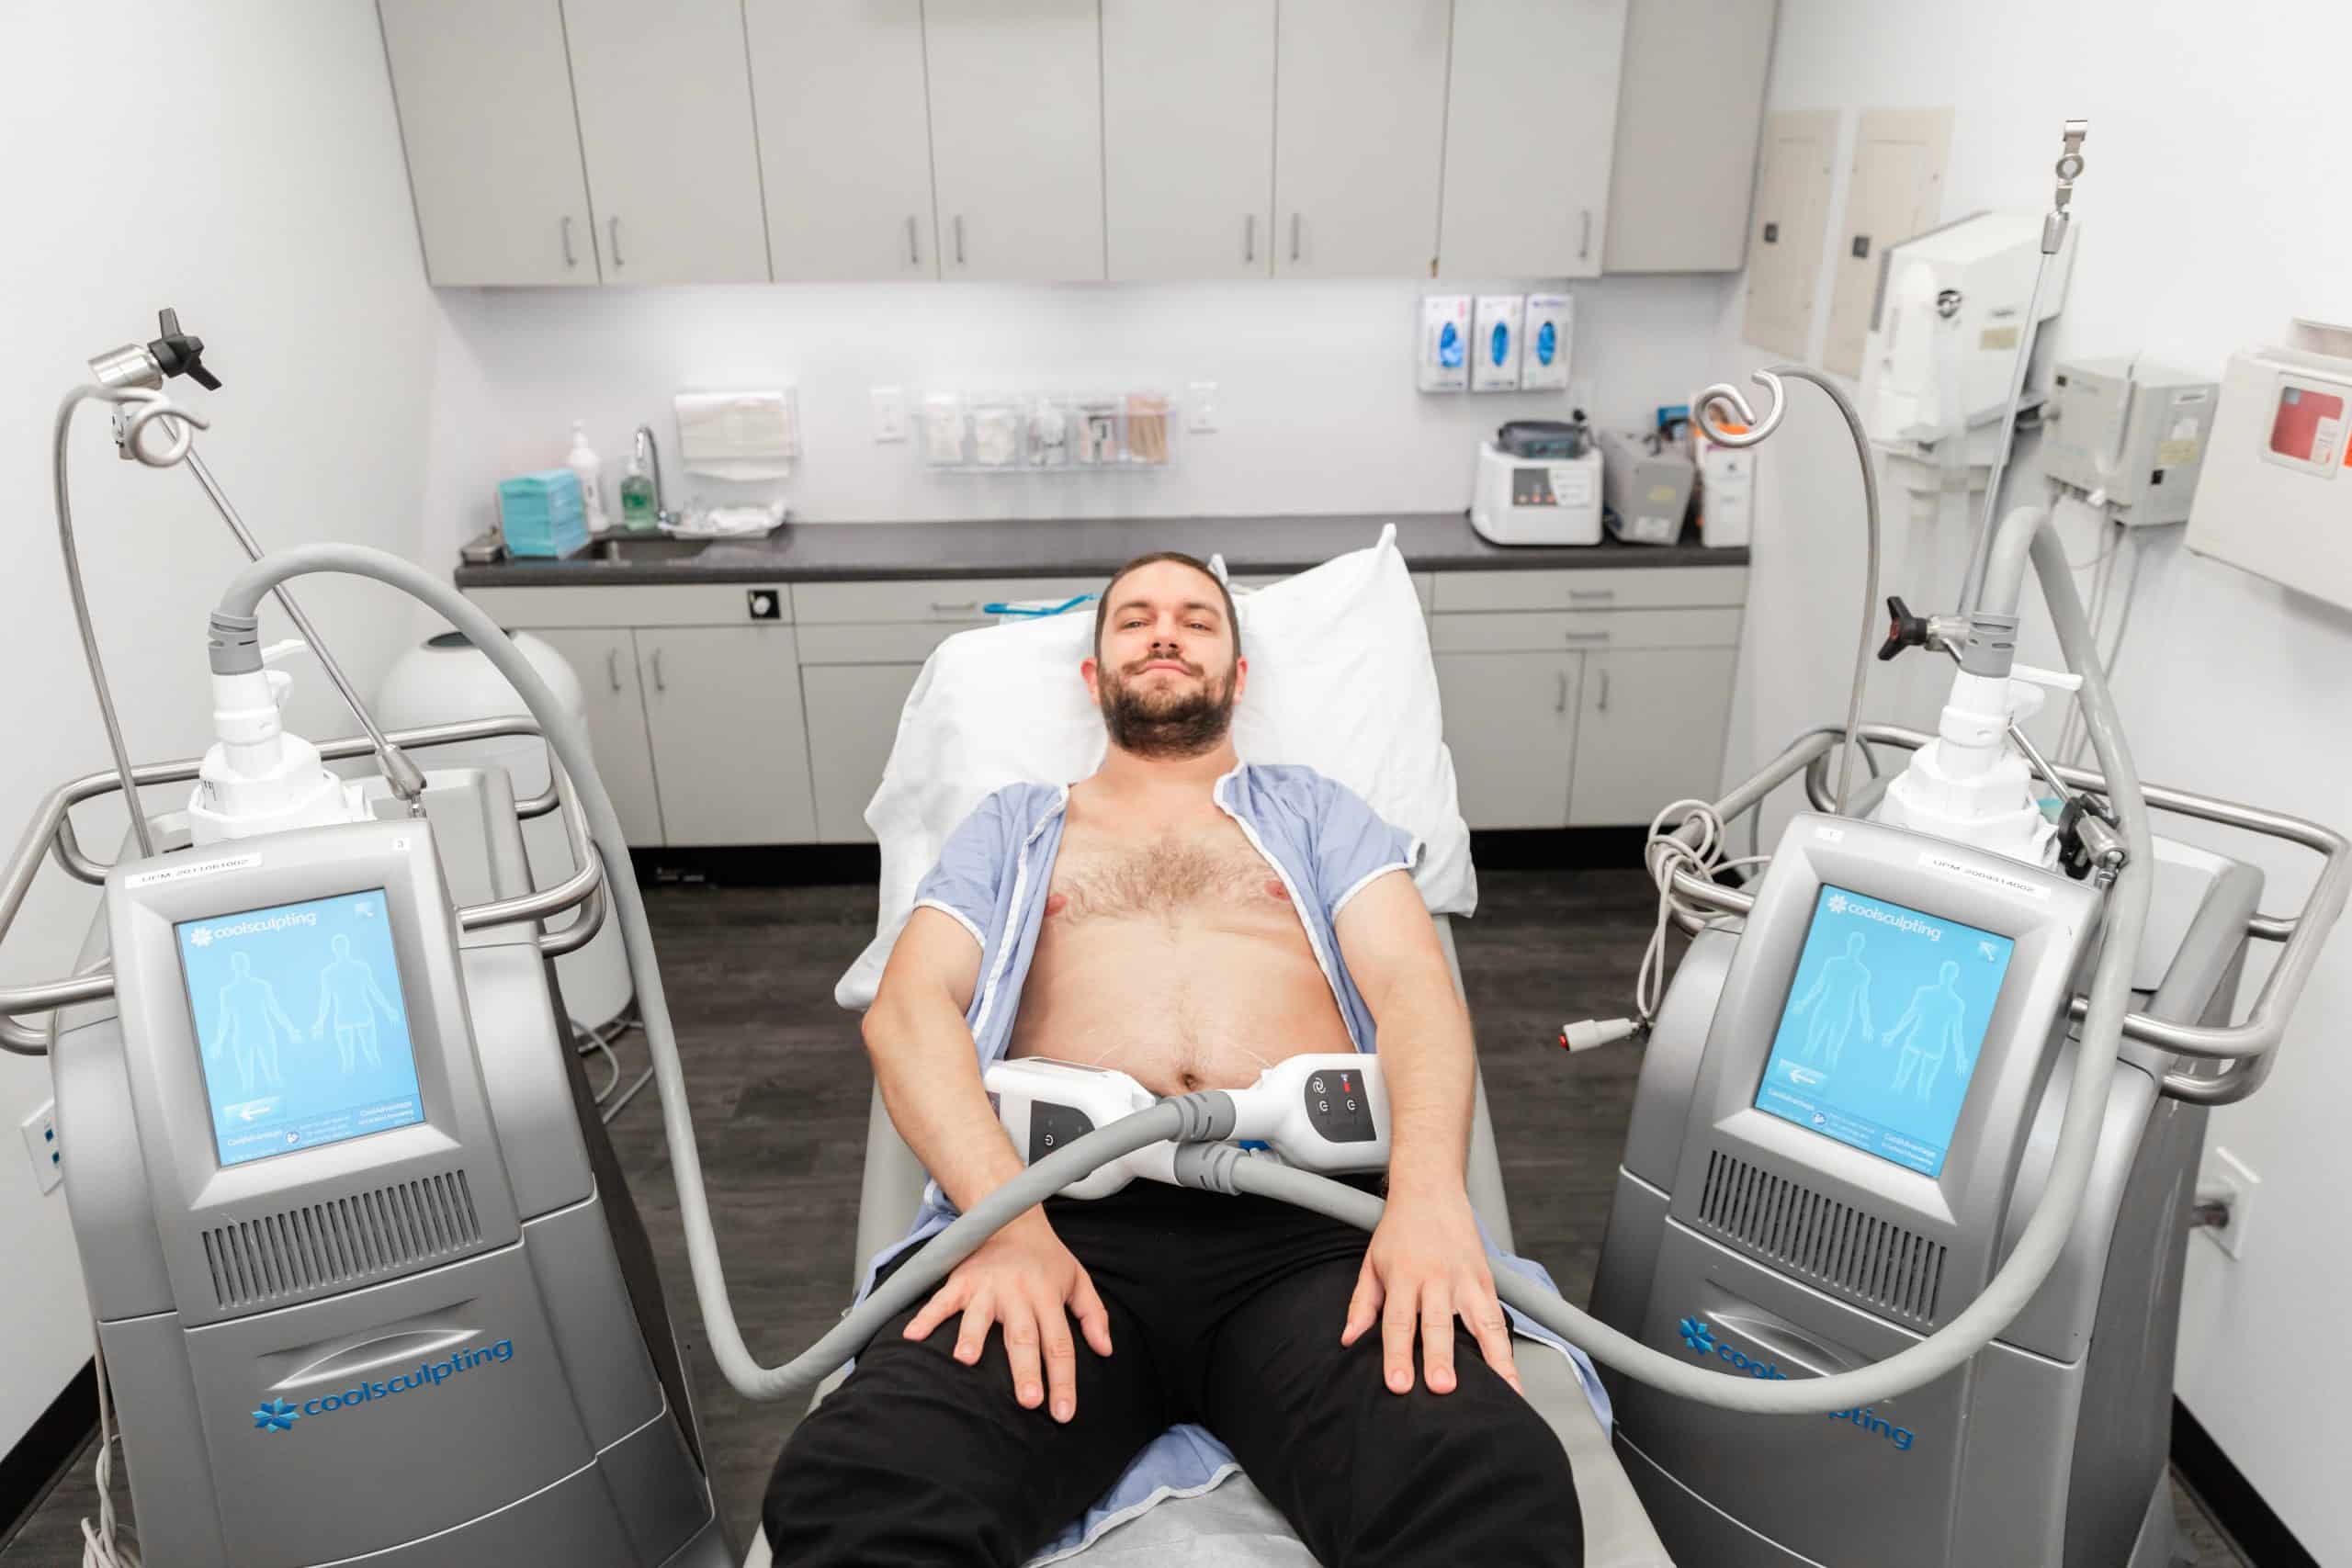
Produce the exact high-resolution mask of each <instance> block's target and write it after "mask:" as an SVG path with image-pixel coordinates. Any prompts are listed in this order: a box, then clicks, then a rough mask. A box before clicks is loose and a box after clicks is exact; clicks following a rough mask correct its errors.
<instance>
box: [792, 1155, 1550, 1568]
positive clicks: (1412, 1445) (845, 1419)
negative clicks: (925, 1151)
mask: <svg viewBox="0 0 2352 1568" xmlns="http://www.w3.org/2000/svg"><path fill="white" fill-rule="evenodd" d="M1046 1215H1047V1217H1048V1218H1049V1219H1050V1220H1051V1221H1052V1223H1053V1226H1054V1230H1055V1232H1056V1233H1057V1235H1059V1236H1060V1237H1061V1239H1062V1242H1063V1244H1064V1245H1065V1246H1067V1247H1069V1249H1070V1251H1071V1252H1072V1253H1074V1254H1075V1255H1076V1256H1077V1258H1078V1260H1079V1261H1080V1263H1082V1264H1084V1265H1085V1266H1086V1269H1087V1272H1088V1273H1089V1274H1090V1275H1091V1276H1092V1278H1093V1280H1094V1288H1095V1290H1096V1291H1097V1292H1100V1293H1101V1294H1102V1297H1103V1304H1104V1306H1105V1307H1106V1308H1107V1309H1108V1311H1109V1313H1110V1319H1111V1344H1112V1351H1113V1353H1112V1354H1111V1355H1110V1356H1109V1357H1107V1358H1106V1357H1101V1356H1097V1355H1095V1354H1094V1352H1093V1351H1092V1350H1091V1349H1090V1348H1088V1347H1087V1344H1086V1340H1085V1338H1084V1337H1083V1336H1082V1335H1080V1334H1078V1333H1077V1329H1076V1325H1075V1324H1073V1325H1071V1330H1072V1337H1073V1338H1074V1339H1075V1340H1076V1342H1077V1346H1078V1377H1077V1386H1078V1413H1077V1415H1076V1416H1075V1417H1074V1418H1073V1419H1072V1420H1071V1421H1070V1422H1069V1425H1067V1426H1063V1425H1060V1424H1058V1423H1057V1422H1056V1421H1055V1420H1054V1419H1053V1417H1052V1416H1049V1415H1048V1414H1046V1410H1045V1409H1044V1408H1042V1407H1041V1408H1039V1409H1036V1410H1023V1408H1022V1407H1021V1406H1020V1405H1019V1404H1015V1403H1014V1402H1013V1397H1012V1371H1011V1368H1010V1364H1009V1363H1008V1362H1007V1360H1006V1359H1005V1351H1004V1336H1003V1331H1002V1329H1001V1327H992V1328H990V1329H989V1338H988V1345H987V1348H986V1350H985V1351H984V1353H983V1354H982V1355H981V1357H980V1360H979V1363H978V1365H977V1366H970V1367H967V1366H965V1365H964V1364H963V1363H961V1362H959V1361H957V1360H956V1359H954V1356H953V1351H954V1349H955V1347H956V1330H957V1327H958V1325H959V1322H960V1320H959V1319H958V1318H955V1317H951V1318H949V1319H948V1320H947V1321H946V1322H944V1323H943V1324H941V1325H939V1327H938V1328H936V1329H934V1330H933V1332H932V1334H931V1336H930V1337H928V1338H927V1339H923V1340H921V1341H910V1340H908V1339H906V1338H904V1337H902V1334H903V1331H904V1329H905V1327H906V1325H907V1324H908V1323H909V1322H910V1320H911V1319H912V1318H913V1316H914V1309H911V1308H910V1309H909V1310H908V1311H907V1312H905V1313H902V1314H899V1316H898V1317H897V1318H895V1319H894V1320H893V1321H892V1322H891V1323H890V1324H889V1325H887V1326H886V1327H885V1328H884V1329H883V1330H882V1332H881V1333H880V1334H878V1335H877V1336H876V1337H875V1339H874V1341H873V1342H872V1343H871V1344H870V1345H868V1346H867V1347H866V1348H865V1352H864V1353H863V1354H862V1355H861V1356H860V1357H859V1359H858V1362H857V1368H856V1370H855V1371H854V1372H853V1373H852V1374H851V1375H850V1377H849V1379H848V1381H847V1382H844V1383H843V1384H842V1386H841V1387H840V1388H838V1389H836V1390H835V1391H834V1392H833V1393H832V1394H831V1396H830V1397H829V1398H827V1399H826V1401H825V1403H824V1404H822V1405H821V1406H820V1407H819V1408H818V1409H817V1411H816V1412H815V1413H814V1414H813V1415H811V1416H809V1418H808V1419H807V1420H804V1421H803V1422H801V1424H800V1426H799V1427H798V1428H797V1430H796V1431H794V1433H793V1434H792V1438H791V1440H790V1441H788V1442H787V1443H786V1445H785V1450H784V1454H783V1456H782V1457H781V1458H780V1459H779V1460H778V1461H776V1470H775V1476H774V1478H773V1479H772V1480H770V1482H769V1483H768V1492H767V1501H766V1506H765V1509H764V1517H765V1521H766V1525H767V1535H768V1540H769V1543H770V1545H771V1546H772V1547H773V1548H774V1549H775V1561H776V1562H778V1563H779V1564H789V1565H790V1568H818V1565H824V1568H832V1565H835V1564H839V1565H842V1568H849V1565H852V1564H854V1565H855V1568H947V1565H949V1564H956V1565H962V1564H972V1565H974V1568H978V1565H981V1564H987V1565H989V1568H1014V1565H1016V1564H1018V1563H1020V1562H1023V1561H1024V1560H1026V1559H1027V1558H1028V1557H1029V1556H1031V1555H1032V1554H1033V1553H1035V1551H1038V1550H1039V1549H1040V1548H1041V1547H1043V1546H1044V1545H1045V1544H1046V1542H1047V1541H1049V1540H1051V1539H1052V1538H1053V1537H1054V1536H1055V1535H1057V1533H1059V1532H1060V1531H1061V1530H1062V1529H1064V1528H1065V1527H1066V1526H1068V1525H1069V1523H1070V1522H1071V1521H1073V1520H1075V1519H1076V1518H1077V1517H1079V1516H1080V1514H1082V1513H1084V1512H1085V1510H1086V1508H1087V1506H1088V1505H1089V1504H1091V1503H1092V1502H1093V1501H1094V1500H1095V1499H1096V1498H1097V1497H1099V1496H1101V1495H1102V1494H1103V1492H1104V1491H1105V1490H1107V1489H1108V1488H1109V1487H1110V1485H1111V1483H1113V1482H1114V1481H1115V1480H1117V1479H1118V1477H1119V1475H1120V1473H1121V1472H1123V1471H1125V1468H1126V1466H1127V1464H1128V1461H1131V1460H1133V1459H1134V1458H1135V1456H1136V1452H1137V1450H1140V1449H1141V1448H1142V1447H1143V1446H1144V1445H1145V1444H1146V1443H1148V1441H1150V1440H1151V1439H1152V1438H1155V1437H1157V1436H1158V1435H1159V1433H1160V1432H1161V1431H1163V1430H1165V1429H1166V1428H1167V1427H1170V1426H1171V1425H1174V1424H1176V1423H1178V1422H1184V1421H1193V1422H1198V1423H1199V1424H1201V1425H1202V1426H1204V1427H1207V1428H1208V1429H1209V1430H1210V1431H1212V1432H1214V1433H1216V1436H1217V1437H1218V1438H1220V1439H1221V1440H1223V1442H1224V1443H1225V1445H1226V1446H1227V1448H1229V1449H1231V1450H1233V1452H1234V1455H1235V1457H1236V1458H1238V1460H1240V1461H1241V1466H1242V1468H1243V1470H1245V1471H1246V1472H1248V1473H1249V1475H1250V1480H1251V1481H1253V1482H1254V1483H1256V1484H1257V1486H1258V1488H1259V1490H1260V1491H1261V1492H1263V1493H1264V1494H1265V1495H1266V1496H1267V1497H1268V1498H1269V1499H1270V1500H1271V1501H1272V1503H1273V1505H1274V1506H1276V1507H1277V1508H1279V1509H1281V1510H1282V1512H1283V1517H1285V1518H1287V1519H1288V1520H1289V1521H1290V1525H1291V1528H1292V1529H1294V1530H1295V1531H1296V1532H1297V1534H1298V1537H1299V1539H1300V1540H1303V1541H1304V1542H1305V1543H1306V1546H1307V1549H1308V1550H1309V1551H1313V1552H1314V1553H1315V1556H1316V1558H1317V1561H1318V1562H1322V1563H1324V1564H1326V1565H1327V1568H1387V1565H1390V1564H1398V1565H1404V1564H1409V1565H1411V1568H1432V1565H1435V1564H1441V1563H1456V1562H1475V1563H1477V1564H1479V1565H1480V1568H1521V1565H1525V1568H1535V1565H1538V1564H1541V1565H1543V1568H1562V1565H1568V1568H1573V1565H1575V1564H1577V1563H1580V1562H1582V1561H1583V1558H1584V1551H1583V1527H1582V1521H1581V1519H1580V1517H1579V1516H1578V1514H1577V1497H1576V1488H1575V1485H1574V1483H1573V1482H1572V1481H1571V1479H1570V1477H1569V1473H1568V1461H1567V1455H1566V1452H1565V1450H1562V1448H1561V1447H1560V1442H1559V1439H1558V1438H1557V1437H1556V1436H1555V1435H1554V1433H1553V1431H1552V1429H1551V1427H1548V1426H1546V1425H1545V1424H1544V1419H1543V1418H1542V1417H1541V1416H1538V1415H1537V1414H1536V1413H1535V1411H1534V1410H1533V1409H1532V1407H1531V1406H1530V1405H1529V1404H1527V1403H1526V1401H1524V1400H1523V1399H1521V1397H1520V1396H1519V1395H1518V1394H1517V1393H1513V1392H1512V1391H1511V1389H1510V1385H1509V1384H1508V1383H1505V1382H1503V1381H1502V1379H1500V1378H1499V1377H1498V1376H1497V1375H1496V1374H1495V1373H1494V1372H1493V1371H1491V1370H1489V1369H1488V1368H1487V1364H1486V1362H1485V1360H1484V1359H1482V1358H1481V1357H1480V1355H1479V1354H1478V1348H1477V1345H1476V1341H1475V1340H1474V1339H1472V1338H1471V1337H1470V1333H1469V1330H1468V1329H1467V1328H1466V1327H1465V1326H1463V1325H1459V1324H1457V1325H1456V1327H1455V1337H1454V1343H1455V1356H1454V1362H1455V1371H1456V1386H1455V1388H1454V1391H1453V1393H1447V1394H1434V1393H1430V1392H1429V1390H1428V1389H1427V1388H1426V1387H1425V1386H1423V1384H1422V1382H1421V1379H1420V1376H1419V1371H1420V1355H1419V1348H1418V1346H1417V1347H1416V1349H1415V1353H1414V1366H1415V1378H1414V1387H1413V1392H1412V1393H1408V1394H1401V1395H1400V1394H1395V1393H1389V1392H1388V1389H1387V1387H1386V1386H1385V1383H1384V1382H1382V1379H1381V1348H1380V1331H1379V1328H1378V1327H1377V1325H1375V1326H1374V1328H1373V1329H1372V1330H1371V1331H1370V1332H1368V1333H1367V1334H1365V1335H1364V1337H1362V1338H1361V1339H1359V1340H1357V1341H1356V1343H1355V1345H1354V1346H1353V1347H1352V1348H1346V1349H1343V1348H1340V1327H1341V1326H1342V1325H1343V1324H1344V1323H1345V1322H1346V1318H1347V1306H1348V1298H1349V1296H1350V1295H1351V1292H1353V1291H1354V1289H1355V1283H1356V1276H1357V1271H1358V1269H1360V1268H1361V1267H1362V1265H1363V1252H1364V1246H1365V1243H1366V1241H1367V1239H1368V1238H1367V1237H1366V1235H1365V1234H1364V1233H1363V1232H1362V1231H1360V1230H1357V1229H1355V1228H1354V1227H1352V1226H1350V1225H1346V1224H1340V1222H1338V1221H1336V1220H1329V1219H1325V1218H1323V1217H1321V1216H1319V1215H1316V1214H1312V1213H1308V1212H1307V1211H1306V1210H1304V1209H1299V1208H1295V1207H1293V1206H1292V1205H1290V1204H1286V1203H1279V1202H1275V1201H1272V1200H1271V1199H1264V1198H1256V1197H1228V1196H1225V1195H1221V1194H1217V1193H1211V1192H1198V1191H1193V1190H1188V1189H1183V1188H1177V1187H1170V1186H1167V1185H1164V1184H1162V1183H1159V1182H1155V1181H1136V1182H1135V1183H1133V1184H1131V1185H1130V1186H1129V1187H1127V1188H1126V1189H1125V1190H1124V1191H1122V1192H1119V1193H1117V1194H1115V1195H1114V1196H1112V1197H1109V1198H1104V1199H1098V1200H1094V1201H1079V1200H1072V1199H1060V1198H1057V1199H1054V1200H1051V1201H1048V1202H1047V1203H1046ZM1520 1348H1521V1349H1522V1350H1525V1351H1528V1352H1529V1353H1532V1354H1538V1355H1551V1354H1554V1352H1552V1351H1550V1350H1548V1349H1540V1348H1532V1347H1527V1346H1525V1345H1523V1344H1522V1345H1521V1347H1520Z"/></svg>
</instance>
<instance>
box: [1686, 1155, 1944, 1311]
mask: <svg viewBox="0 0 2352 1568" xmlns="http://www.w3.org/2000/svg"><path fill="white" fill-rule="evenodd" d="M1699 1223H1700V1224H1703V1225H1705V1226H1706V1227H1707V1228H1708V1229H1709V1230H1712V1231H1713V1232H1714V1233H1715V1234H1716V1235H1721V1236H1723V1237H1724V1239H1725V1240H1728V1241H1731V1242H1734V1243H1736V1244H1737V1245H1738V1246H1740V1247H1745V1248H1747V1250H1748V1251H1750V1252H1753V1253H1755V1254H1757V1255H1758V1257H1761V1258H1770V1259H1771V1260H1772V1261H1773V1262H1775V1263H1778V1264H1780V1265H1781V1267H1783V1268H1785V1269H1788V1270H1789V1271H1790V1272H1791V1273H1792V1274H1795V1275H1797V1276H1799V1277H1800V1278H1802V1279H1805V1280H1811V1281H1813V1282H1814V1283H1815V1284H1819V1285H1822V1286H1824V1287H1826V1288H1827V1289H1829V1290H1833V1291H1837V1292H1841V1293H1842V1294H1845V1295H1848V1296H1851V1297H1853V1298H1854V1299H1855V1300H1856V1301H1859V1302H1862V1303H1867V1304H1868V1305H1871V1306H1873V1307H1876V1308H1878V1309H1879V1310H1880V1311H1882V1312H1884V1313H1887V1314H1890V1315H1892V1316H1895V1317H1900V1318H1905V1319H1908V1320H1909V1321H1911V1322H1913V1323H1918V1324H1928V1323H1932V1322H1934V1321H1935V1316H1936V1289H1937V1287H1938V1286H1939V1284H1941V1283H1942V1280H1943V1271H1944V1248H1943V1244H1942V1243H1940V1242H1937V1241H1931V1240H1929V1239H1928V1237H1926V1236H1923V1235H1916V1234H1915V1233H1913V1232H1911V1231H1907V1230H1905V1229H1904V1228H1903V1227H1902V1226H1901V1225H1897V1224H1889V1223H1888V1222H1887V1221H1885V1220H1882V1219H1878V1218H1876V1217H1874V1216H1872V1215H1870V1214H1865V1213H1862V1212H1861V1211H1860V1210H1859V1209H1855V1208H1851V1207H1849V1206H1848V1205H1846V1204H1844V1203H1840V1202H1839V1201H1837V1200H1836V1199H1834V1198H1830V1197H1826V1196H1825V1195H1824V1194H1822V1193H1819V1192H1815V1191H1813V1190H1810V1189H1809V1188H1805V1187H1803V1186H1800V1185H1799V1184H1797V1183H1796V1182H1793V1181H1791V1180H1789V1179H1786V1178H1784V1177H1780V1176H1775V1175H1773V1174H1772V1173H1771V1172H1770V1171H1769V1170H1762V1169H1758V1168H1757V1167H1755V1166H1752V1165H1750V1164H1748V1163H1747V1161H1746V1160H1742V1159H1735V1158H1734V1157H1732V1156H1730V1155H1727V1154H1724V1153H1722V1152H1720V1151H1718V1152H1716V1153H1713V1154H1711V1155H1709V1156H1707V1182H1706V1187H1705V1189H1704V1190H1702V1192H1701V1193H1700V1197H1699Z"/></svg>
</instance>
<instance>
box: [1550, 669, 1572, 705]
mask: <svg viewBox="0 0 2352 1568" xmlns="http://www.w3.org/2000/svg"><path fill="white" fill-rule="evenodd" d="M1557 679H1558V680H1559V682H1560V694H1559V695H1558V696H1556V697H1555V698H1553V699H1552V711H1553V712H1554V713H1566V712H1567V711H1568V672H1567V671H1565V670H1562V671H1558V674H1557Z"/></svg>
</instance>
